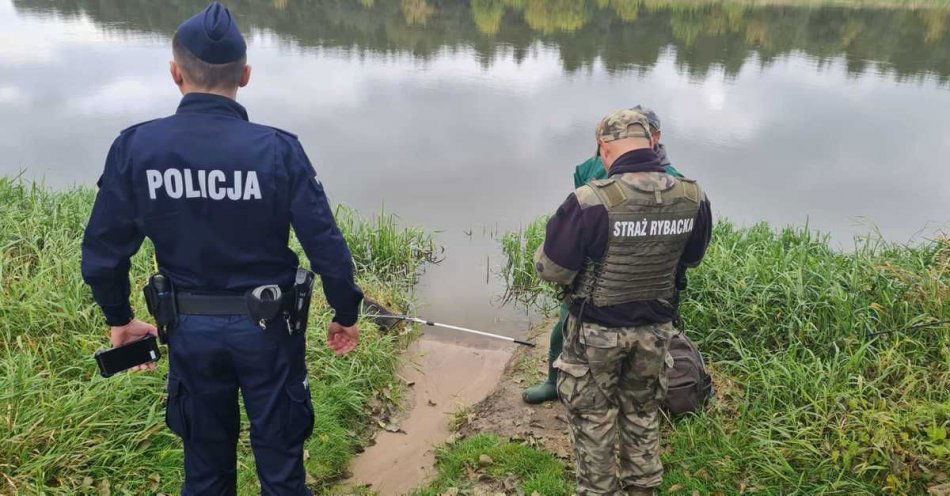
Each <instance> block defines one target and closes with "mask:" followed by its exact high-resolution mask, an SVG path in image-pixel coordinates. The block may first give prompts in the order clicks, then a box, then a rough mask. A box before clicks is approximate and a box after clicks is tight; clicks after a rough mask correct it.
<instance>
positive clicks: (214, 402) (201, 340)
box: [165, 315, 313, 496]
mask: <svg viewBox="0 0 950 496" xmlns="http://www.w3.org/2000/svg"><path fill="white" fill-rule="evenodd" d="M304 343H305V336H304V333H297V334H295V335H293V336H290V335H288V334H287V328H286V324H284V322H283V321H279V322H277V323H274V324H272V325H269V326H268V328H267V329H266V330H262V329H261V328H260V327H259V326H257V325H256V324H253V323H251V321H250V320H249V319H248V318H247V316H245V315H225V316H210V315H182V316H181V321H180V323H179V325H178V326H177V327H176V328H175V329H174V330H172V331H171V332H170V333H169V348H170V353H169V354H170V357H169V360H170V369H169V372H168V405H167V409H166V411H165V422H166V423H167V424H168V427H169V428H170V429H171V430H172V431H174V432H175V433H176V434H177V435H178V436H180V437H181V438H182V440H183V441H184V447H185V484H184V487H183V488H182V492H181V494H182V495H183V496H198V495H201V496H204V495H214V496H219V495H221V496H223V495H233V494H236V483H237V457H236V449H237V441H238V435H239V432H240V425H241V420H240V411H239V408H238V391H240V392H241V394H242V396H243V398H244V406H245V408H246V410H247V415H248V417H249V418H250V422H251V447H252V449H253V450H254V458H255V461H256V462H257V474H258V477H259V478H260V483H261V494H263V495H267V496H271V495H274V496H276V495H280V496H286V495H290V496H296V495H308V496H309V495H310V494H311V492H310V491H309V490H308V489H307V487H306V473H305V471H304V466H303V443H304V441H305V440H306V439H307V438H308V437H309V436H310V434H311V432H312V431H313V404H312V403H311V401H310V387H309V385H308V383H307V368H306V364H305V362H304V348H305V346H304Z"/></svg>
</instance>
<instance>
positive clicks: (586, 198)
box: [574, 184, 603, 208]
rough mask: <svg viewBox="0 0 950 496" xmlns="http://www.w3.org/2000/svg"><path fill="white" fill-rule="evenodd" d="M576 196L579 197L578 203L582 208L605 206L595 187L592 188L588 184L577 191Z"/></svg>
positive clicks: (575, 191)
mask: <svg viewBox="0 0 950 496" xmlns="http://www.w3.org/2000/svg"><path fill="white" fill-rule="evenodd" d="M574 196H576V197H577V203H578V204H579V205H580V206H581V208H588V207H593V206H596V205H602V204H603V202H601V201H600V196H599V195H597V192H596V191H594V187H593V186H591V184H586V185H584V186H581V187H580V188H577V189H575V190H574Z"/></svg>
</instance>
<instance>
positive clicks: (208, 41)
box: [178, 2, 247, 64]
mask: <svg viewBox="0 0 950 496" xmlns="http://www.w3.org/2000/svg"><path fill="white" fill-rule="evenodd" d="M178 40H179V41H180V42H181V44H182V45H184V46H185V48H187V49H188V50H189V51H190V52H191V53H192V54H194V56H195V57H198V58H199V59H201V60H203V61H205V62H207V63H209V64H227V63H229V62H234V61H236V60H240V59H241V58H242V57H244V55H245V54H246V53H247V44H245V43H244V36H241V31H240V30H239V29H238V25H237V21H235V20H234V18H233V17H232V16H231V12H230V11H229V10H228V8H227V7H225V6H224V5H221V3H220V2H212V3H211V5H208V7H207V8H205V9H204V10H203V11H201V12H199V13H198V14H197V15H195V16H194V17H192V18H191V19H188V20H187V21H185V22H183V23H181V26H178Z"/></svg>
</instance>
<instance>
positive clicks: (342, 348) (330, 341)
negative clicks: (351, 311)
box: [327, 322, 360, 355]
mask: <svg viewBox="0 0 950 496" xmlns="http://www.w3.org/2000/svg"><path fill="white" fill-rule="evenodd" d="M359 342H360V328H359V325H357V324H353V325H351V326H350V327H343V326H342V325H340V324H339V323H338V322H330V327H329V328H328V329H327V346H329V347H330V348H331V349H333V351H334V352H336V354H337V355H345V354H347V353H349V352H351V351H353V350H355V349H356V345H358V344H359Z"/></svg>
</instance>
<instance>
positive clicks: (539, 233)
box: [501, 217, 556, 311]
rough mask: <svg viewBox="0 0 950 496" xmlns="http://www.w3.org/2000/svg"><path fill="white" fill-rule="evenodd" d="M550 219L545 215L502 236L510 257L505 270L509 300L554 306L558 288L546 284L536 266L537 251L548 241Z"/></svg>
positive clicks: (541, 308)
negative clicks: (546, 233)
mask: <svg viewBox="0 0 950 496" xmlns="http://www.w3.org/2000/svg"><path fill="white" fill-rule="evenodd" d="M547 221H548V218H547V217H542V218H540V219H538V220H536V221H534V222H532V223H531V224H528V225H527V226H525V227H524V228H522V229H520V230H518V231H513V232H508V233H505V234H504V235H502V237H501V248H502V252H503V253H504V254H505V258H506V262H505V266H504V267H503V268H502V270H501V276H502V277H503V278H504V280H505V295H504V297H503V300H504V301H505V302H508V303H510V302H515V303H518V304H520V305H524V306H526V307H529V308H535V309H540V310H543V311H549V310H551V309H553V308H554V306H555V299H556V288H555V287H554V286H552V285H550V284H544V283H542V281H541V280H540V279H538V276H537V271H536V270H535V269H534V254H535V252H536V251H537V250H538V248H540V247H541V245H542V244H543V243H544V228H545V226H546V225H547Z"/></svg>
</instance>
